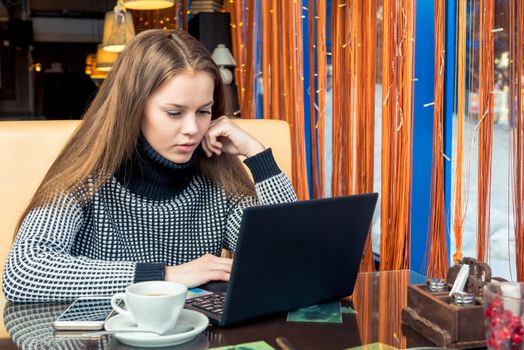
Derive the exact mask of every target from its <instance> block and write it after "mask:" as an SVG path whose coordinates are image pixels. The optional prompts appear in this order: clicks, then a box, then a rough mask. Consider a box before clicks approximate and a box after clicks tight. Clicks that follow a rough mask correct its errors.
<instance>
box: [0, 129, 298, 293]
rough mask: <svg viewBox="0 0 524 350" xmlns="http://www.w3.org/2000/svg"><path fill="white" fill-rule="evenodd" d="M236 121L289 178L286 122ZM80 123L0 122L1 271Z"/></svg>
mask: <svg viewBox="0 0 524 350" xmlns="http://www.w3.org/2000/svg"><path fill="white" fill-rule="evenodd" d="M237 122H238V124H239V125H240V126H241V127H242V128H244V129H245V130H246V131H248V132H249V133H250V134H251V135H253V136H254V137H256V138H257V139H259V140H260V141H261V142H262V143H263V144H264V145H266V146H267V147H271V148H272V149H273V154H274V155H275V158H276V161H277V163H278V164H279V166H280V168H281V169H282V171H284V173H285V174H286V175H287V176H288V177H289V178H291V139H290V131H289V125H288V124H287V123H286V122H284V121H279V120H238V121H237ZM79 124H80V121H77V120H67V121H62V120H60V121H8V122H7V121H5V122H0V169H1V171H0V223H1V225H0V273H2V272H3V270H4V263H5V260H6V258H7V254H8V252H9V248H10V247H11V243H12V242H13V238H14V229H15V226H16V223H17V222H18V220H19V218H20V215H21V214H22V211H23V210H24V209H25V207H26V206H27V205H28V204H29V200H30V199H31V197H32V196H33V194H34V192H35V191H36V188H37V187H38V185H39V184H40V182H41V181H42V179H43V177H44V175H45V173H46V171H47V170H48V169H49V167H50V166H51V164H52V163H53V161H54V159H55V158H56V156H57V155H58V153H59V151H60V150H61V148H62V147H63V145H64V144H65V142H66V141H67V139H68V138H69V137H70V135H71V134H72V132H73V131H74V130H75V129H76V128H77V127H78V125H79ZM93 142H96V140H94V141H93ZM2 296H3V294H2V293H0V297H2Z"/></svg>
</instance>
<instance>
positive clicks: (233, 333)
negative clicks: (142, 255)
mask: <svg viewBox="0 0 524 350" xmlns="http://www.w3.org/2000/svg"><path fill="white" fill-rule="evenodd" d="M424 282H425V278H424V277H423V276H422V275H420V274H417V273H415V272H410V271H407V270H406V271H387V272H375V273H362V274H359V276H358V280H357V283H356V286H355V291H354V294H353V296H352V298H351V299H352V300H351V301H349V300H344V301H342V305H347V306H352V307H353V308H354V309H355V310H356V311H357V313H356V314H349V313H346V314H343V323H341V324H333V323H325V324H322V323H293V322H286V315H285V314H279V315H274V316H270V317H266V318H264V319H259V320H256V321H253V322H251V323H248V324H245V325H242V326H236V327H232V328H221V327H216V326H210V327H209V328H208V329H207V330H206V331H205V332H204V333H203V334H201V335H200V336H198V337H197V338H196V339H194V340H193V341H191V342H190V343H187V344H184V345H179V346H173V347H172V349H177V350H190V349H191V350H197V349H207V348H212V347H217V346H224V345H234V344H239V343H245V342H253V341H259V340H264V341H266V342H267V343H268V344H270V345H271V346H273V347H274V348H275V349H279V347H278V346H277V344H276V342H275V338H276V337H278V336H284V337H286V338H288V339H289V340H290V341H291V342H292V343H293V344H294V345H295V347H296V348H297V349H298V350H304V349H347V348H350V347H354V346H359V345H361V344H371V343H375V342H381V343H385V344H388V345H392V346H394V347H397V348H408V347H418V346H421V347H422V346H434V345H432V344H431V343H430V342H429V341H427V340H426V339H424V338H422V337H421V336H420V335H418V334H417V333H415V332H413V331H412V330H410V329H409V328H406V327H405V326H402V322H401V317H400V313H401V310H402V307H404V306H405V305H406V302H407V285H408V284H412V283H424ZM0 305H2V304H0ZM66 306H67V305H64V304H9V303H7V304H5V306H4V313H3V316H4V319H3V325H4V326H5V330H6V331H7V332H5V331H4V332H3V333H2V330H0V336H1V335H3V336H4V338H2V339H0V348H1V349H6V350H8V349H9V350H10V349H55V348H58V349H60V348H62V349H131V348H129V347H127V346H125V345H123V344H120V343H119V342H118V341H117V340H116V339H114V338H112V337H111V336H103V337H100V338H97V339H96V340H86V339H74V338H63V337H62V338H59V337H55V336H54V334H53V328H52V322H53V320H54V319H55V318H56V317H57V316H58V315H59V314H60V313H61V312H62V311H63V310H64V309H65V307H66ZM163 349H165V348H163Z"/></svg>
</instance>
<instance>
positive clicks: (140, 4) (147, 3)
mask: <svg viewBox="0 0 524 350" xmlns="http://www.w3.org/2000/svg"><path fill="white" fill-rule="evenodd" d="M124 5H125V6H126V8H128V9H131V10H159V9H165V8H168V7H171V6H174V5H175V0H124Z"/></svg>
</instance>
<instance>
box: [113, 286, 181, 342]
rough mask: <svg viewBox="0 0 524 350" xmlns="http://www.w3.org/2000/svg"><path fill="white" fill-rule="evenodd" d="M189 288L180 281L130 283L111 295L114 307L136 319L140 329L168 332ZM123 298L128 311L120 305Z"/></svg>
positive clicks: (176, 318) (176, 317)
mask: <svg viewBox="0 0 524 350" xmlns="http://www.w3.org/2000/svg"><path fill="white" fill-rule="evenodd" d="M186 293H187V287H186V286H185V285H183V284H180V283H175V282H167V281H149V282H140V283H135V284H132V285H130V286H129V287H127V288H126V291H125V293H117V294H115V295H113V297H112V298H111V305H112V306H113V309H114V310H115V311H116V312H118V313H119V314H121V315H124V316H126V317H128V318H129V319H131V320H134V321H135V322H136V324H137V326H138V329H141V330H146V331H153V332H158V333H164V332H166V331H168V330H170V329H173V328H174V327H175V325H176V322H177V320H178V317H179V316H180V312H181V311H182V308H183V307H184V303H185V300H186ZM118 300H123V301H124V303H125V305H126V308H127V310H124V309H122V308H121V307H120V306H118Z"/></svg>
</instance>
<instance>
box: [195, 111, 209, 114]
mask: <svg viewBox="0 0 524 350" xmlns="http://www.w3.org/2000/svg"><path fill="white" fill-rule="evenodd" d="M198 113H200V114H211V111H198Z"/></svg>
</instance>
